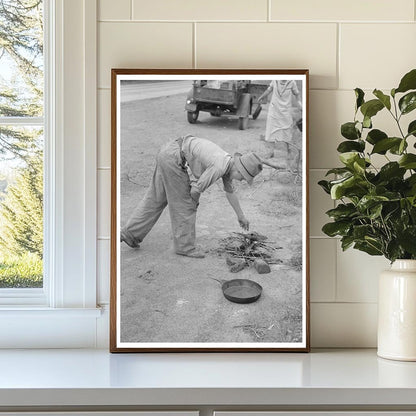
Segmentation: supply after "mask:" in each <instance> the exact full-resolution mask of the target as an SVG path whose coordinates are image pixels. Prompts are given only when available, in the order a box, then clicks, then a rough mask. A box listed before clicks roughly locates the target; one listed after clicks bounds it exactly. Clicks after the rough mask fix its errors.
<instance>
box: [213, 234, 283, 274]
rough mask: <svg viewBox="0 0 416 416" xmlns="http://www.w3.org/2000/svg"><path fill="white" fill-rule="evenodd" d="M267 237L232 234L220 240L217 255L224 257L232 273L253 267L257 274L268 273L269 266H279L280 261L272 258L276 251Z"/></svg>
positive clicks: (276, 248) (277, 248)
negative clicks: (223, 255)
mask: <svg viewBox="0 0 416 416" xmlns="http://www.w3.org/2000/svg"><path fill="white" fill-rule="evenodd" d="M267 240H268V239H267V237H266V236H264V235H261V234H259V233H257V232H251V233H232V235H230V236H229V237H226V238H223V239H222V240H220V248H219V249H218V250H217V252H218V253H219V254H225V255H226V263H227V265H228V267H229V270H230V271H231V272H233V273H236V272H239V271H240V270H243V269H244V268H246V267H248V266H251V265H253V266H254V267H255V269H256V270H257V272H258V273H269V272H270V266H269V265H270V264H280V263H282V261H281V260H279V259H277V258H276V257H274V255H275V252H276V250H279V249H281V248H282V247H274V246H273V245H272V244H273V243H271V242H268V241H267Z"/></svg>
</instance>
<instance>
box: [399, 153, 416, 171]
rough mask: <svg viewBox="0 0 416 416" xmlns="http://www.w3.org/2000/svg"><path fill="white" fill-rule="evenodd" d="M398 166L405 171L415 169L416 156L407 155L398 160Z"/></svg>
mask: <svg viewBox="0 0 416 416" xmlns="http://www.w3.org/2000/svg"><path fill="white" fill-rule="evenodd" d="M399 165H400V166H401V167H402V168H405V169H416V155H414V154H413V153H408V154H406V155H403V156H402V157H401V158H400V159H399Z"/></svg>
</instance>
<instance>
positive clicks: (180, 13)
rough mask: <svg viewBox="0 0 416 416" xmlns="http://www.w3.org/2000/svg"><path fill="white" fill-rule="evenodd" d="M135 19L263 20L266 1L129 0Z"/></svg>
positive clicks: (265, 16) (265, 18)
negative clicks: (131, 2)
mask: <svg viewBox="0 0 416 416" xmlns="http://www.w3.org/2000/svg"><path fill="white" fill-rule="evenodd" d="M133 19H135V20H199V21H201V20H202V21H206V20H264V21H266V20H267V0H256V1H253V0H227V1H224V0H198V1H192V0H175V1H172V0H152V1H148V0H133Z"/></svg>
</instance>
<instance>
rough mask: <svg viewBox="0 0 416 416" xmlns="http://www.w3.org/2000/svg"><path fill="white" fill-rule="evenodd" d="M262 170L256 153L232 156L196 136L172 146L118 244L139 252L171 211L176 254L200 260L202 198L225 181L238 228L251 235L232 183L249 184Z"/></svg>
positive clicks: (167, 148)
mask: <svg viewBox="0 0 416 416" xmlns="http://www.w3.org/2000/svg"><path fill="white" fill-rule="evenodd" d="M261 170H262V161H261V159H260V158H259V157H258V156H257V155H256V154H255V153H247V154H244V155H241V154H240V153H235V154H234V156H231V155H230V154H228V153H227V152H226V151H224V150H223V149H221V147H219V146H218V145H216V144H215V143H213V142H211V141H210V140H207V139H202V138H198V137H194V136H192V135H187V136H183V137H180V138H178V139H176V140H172V141H170V142H168V143H167V144H166V145H165V146H163V147H162V149H161V150H160V152H159V153H158V155H157V157H156V167H155V170H154V172H153V177H152V181H151V183H150V186H149V188H148V190H147V192H146V194H145V196H144V198H143V200H142V201H141V203H140V204H139V205H138V206H137V207H136V208H135V209H134V211H133V213H132V214H131V216H130V218H129V220H128V221H127V223H126V224H125V226H124V227H123V228H122V229H121V235H120V240H121V241H122V242H125V243H126V244H127V245H129V246H130V247H133V248H137V247H139V245H140V243H141V242H142V241H143V239H144V238H145V237H146V235H147V234H148V233H149V232H150V230H151V229H152V227H153V226H154V225H155V223H156V222H157V220H158V219H159V217H160V215H161V214H162V212H163V210H164V209H165V207H166V206H167V207H168V209H169V214H170V219H171V224H172V233H173V243H174V249H175V252H176V254H179V255H183V256H187V257H194V258H202V257H204V253H203V252H202V251H201V250H200V249H198V248H197V247H196V246H195V222H196V211H197V208H198V205H199V198H200V195H201V194H202V193H203V192H204V191H205V190H206V189H207V188H208V187H209V186H211V185H212V184H213V183H215V182H216V181H217V180H218V179H220V178H221V179H222V182H223V185H224V191H225V195H226V197H227V200H228V202H229V204H230V205H231V207H232V208H233V210H234V212H235V214H236V216H237V219H238V222H239V224H240V226H241V227H242V228H243V229H245V230H248V229H249V221H248V220H247V218H246V217H245V215H244V213H243V211H242V209H241V206H240V203H239V200H238V198H237V196H236V195H235V193H234V188H233V186H232V181H233V180H238V181H242V180H246V181H247V182H248V183H249V184H251V183H252V182H253V178H254V177H255V176H256V175H257V174H259V173H260V172H261ZM190 174H191V176H192V177H193V179H194V180H192V181H191V178H190Z"/></svg>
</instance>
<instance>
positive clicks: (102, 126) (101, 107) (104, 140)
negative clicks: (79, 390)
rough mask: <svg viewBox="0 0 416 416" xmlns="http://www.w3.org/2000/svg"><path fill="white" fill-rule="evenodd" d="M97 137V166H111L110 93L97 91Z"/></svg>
mask: <svg viewBox="0 0 416 416" xmlns="http://www.w3.org/2000/svg"><path fill="white" fill-rule="evenodd" d="M97 111H98V125H97V131H98V137H99V138H100V140H99V141H98V144H97V158H98V162H97V165H98V166H99V167H101V168H109V167H110V166H111V91H110V90H109V89H105V90H99V91H98V99H97Z"/></svg>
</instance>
